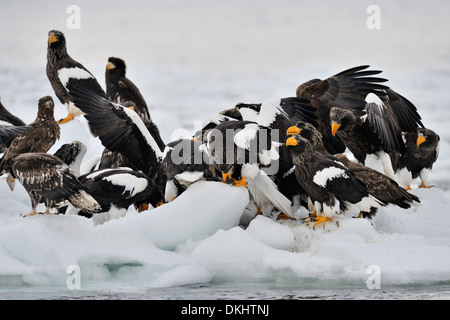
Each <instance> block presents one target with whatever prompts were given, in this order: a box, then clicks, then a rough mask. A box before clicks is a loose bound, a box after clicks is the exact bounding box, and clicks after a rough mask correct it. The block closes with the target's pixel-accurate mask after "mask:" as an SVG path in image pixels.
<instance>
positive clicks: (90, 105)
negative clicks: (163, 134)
mask: <svg viewBox="0 0 450 320" xmlns="http://www.w3.org/2000/svg"><path fill="white" fill-rule="evenodd" d="M68 89H69V92H70V94H71V96H72V97H73V99H74V102H75V104H76V105H77V106H78V107H79V108H80V109H81V110H82V111H83V112H84V113H86V115H85V117H86V119H87V120H88V122H89V126H90V128H91V130H92V132H93V134H94V135H95V136H98V137H99V138H100V140H101V142H102V144H103V145H104V146H105V147H106V148H108V149H109V150H111V151H116V152H119V153H121V154H122V155H123V156H125V157H126V158H127V159H128V160H129V161H130V162H131V163H132V164H133V165H134V166H135V167H136V168H138V169H139V170H141V171H143V172H145V173H147V174H148V175H149V176H150V177H153V176H154V174H156V172H155V167H157V163H159V162H161V161H162V159H163V158H164V154H163V151H162V150H161V149H160V148H159V146H158V144H157V142H156V141H155V139H154V137H153V136H152V135H151V134H150V132H149V131H148V129H147V128H146V126H145V124H144V122H143V121H142V119H141V118H140V117H139V115H138V114H137V113H136V112H134V111H132V110H129V109H127V108H124V107H122V106H121V105H119V104H116V103H113V102H110V101H108V100H107V99H105V98H102V97H100V96H98V95H96V94H94V93H92V92H90V91H89V90H86V89H84V88H81V87H78V86H73V85H70V84H69V85H68Z"/></svg>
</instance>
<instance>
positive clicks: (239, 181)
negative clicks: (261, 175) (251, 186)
mask: <svg viewBox="0 0 450 320" xmlns="http://www.w3.org/2000/svg"><path fill="white" fill-rule="evenodd" d="M234 186H235V187H240V186H243V187H245V188H247V183H246V182H245V177H242V179H241V180H235V181H234Z"/></svg>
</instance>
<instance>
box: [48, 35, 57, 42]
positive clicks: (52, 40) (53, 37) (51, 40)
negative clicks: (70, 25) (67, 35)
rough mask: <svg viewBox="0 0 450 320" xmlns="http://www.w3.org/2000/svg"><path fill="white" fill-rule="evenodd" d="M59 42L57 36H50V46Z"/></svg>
mask: <svg viewBox="0 0 450 320" xmlns="http://www.w3.org/2000/svg"><path fill="white" fill-rule="evenodd" d="M56 41H58V37H57V36H55V35H54V34H51V35H49V36H48V44H52V43H53V42H56Z"/></svg>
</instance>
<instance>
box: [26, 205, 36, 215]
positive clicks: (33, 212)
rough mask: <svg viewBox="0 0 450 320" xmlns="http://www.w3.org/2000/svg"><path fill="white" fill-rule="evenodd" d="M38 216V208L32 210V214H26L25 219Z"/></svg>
mask: <svg viewBox="0 0 450 320" xmlns="http://www.w3.org/2000/svg"><path fill="white" fill-rule="evenodd" d="M37 214H38V213H37V211H36V208H35V207H34V208H33V210H31V212H29V213H27V214H25V215H24V217H31V216H35V215H37Z"/></svg>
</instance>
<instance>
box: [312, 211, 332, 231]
mask: <svg viewBox="0 0 450 320" xmlns="http://www.w3.org/2000/svg"><path fill="white" fill-rule="evenodd" d="M332 220H333V217H329V218H328V217H327V216H326V215H324V214H322V215H320V216H317V217H316V223H314V225H313V228H315V227H316V226H317V225H318V224H320V223H322V224H323V227H324V228H325V222H327V221H332Z"/></svg>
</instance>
